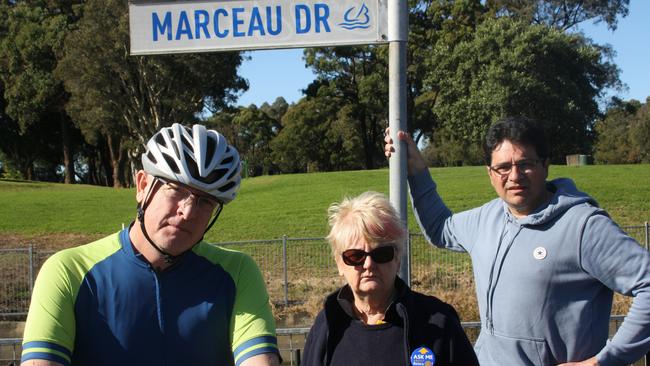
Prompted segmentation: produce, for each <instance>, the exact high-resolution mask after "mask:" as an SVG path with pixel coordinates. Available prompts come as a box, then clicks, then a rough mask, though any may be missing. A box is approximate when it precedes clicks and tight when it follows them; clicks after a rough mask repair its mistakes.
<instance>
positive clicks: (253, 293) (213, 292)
mask: <svg viewBox="0 0 650 366" xmlns="http://www.w3.org/2000/svg"><path fill="white" fill-rule="evenodd" d="M262 353H278V348H277V341H276V338H275V323H274V320H273V316H272V313H271V310H270V306H269V298H268V294H267V292H266V288H265V286H264V280H263V278H262V275H261V273H260V271H259V269H258V267H257V265H256V264H255V263H254V262H253V260H252V259H251V258H250V257H249V256H247V255H245V254H243V253H240V252H237V251H232V250H227V249H224V248H219V247H216V246H213V245H210V244H207V243H205V242H201V243H199V244H197V245H196V246H195V247H194V248H193V249H192V251H189V252H187V253H185V254H183V256H182V257H181V258H180V260H179V261H178V263H176V264H174V266H173V267H171V268H169V269H168V270H166V271H164V272H160V273H159V272H156V271H155V270H154V269H153V268H152V267H151V265H150V264H149V263H148V262H147V261H145V260H144V258H143V257H142V256H141V255H140V254H139V253H137V252H134V250H133V246H132V245H131V241H130V239H129V233H128V230H122V231H121V232H119V233H115V234H113V235H110V236H108V237H106V238H103V239H100V240H98V241H96V242H94V243H90V244H87V245H84V246H81V247H77V248H71V249H67V250H63V251H61V252H59V253H57V254H55V255H53V256H52V257H51V258H49V259H48V260H47V261H46V262H45V264H44V265H43V267H42V268H41V270H40V272H39V274H38V278H37V280H36V284H35V287H34V294H33V297H32V302H31V305H30V308H29V314H28V316H27V323H26V325H25V334H24V339H23V353H22V361H23V362H24V361H27V360H32V359H43V360H50V361H56V362H59V363H61V364H63V365H211V366H215V365H240V364H241V363H242V362H243V361H244V360H246V359H248V358H250V357H252V356H255V355H258V354H262Z"/></svg>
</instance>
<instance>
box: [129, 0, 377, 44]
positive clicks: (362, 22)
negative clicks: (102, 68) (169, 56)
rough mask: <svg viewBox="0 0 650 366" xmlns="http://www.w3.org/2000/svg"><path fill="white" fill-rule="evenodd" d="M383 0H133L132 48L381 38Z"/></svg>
mask: <svg viewBox="0 0 650 366" xmlns="http://www.w3.org/2000/svg"><path fill="white" fill-rule="evenodd" d="M387 1H388V0H302V1H300V0H299V1H296V0H266V1H241V0H240V1H237V0H235V1H232V0H221V1H207V0H203V1H161V2H152V1H131V2H130V3H129V23H130V34H131V54H132V55H146V54H162V53H178V52H202V51H226V50H253V49H270V48H304V47H320V46H342V45H354V44H376V43H385V42H388V35H387V28H388V22H387Z"/></svg>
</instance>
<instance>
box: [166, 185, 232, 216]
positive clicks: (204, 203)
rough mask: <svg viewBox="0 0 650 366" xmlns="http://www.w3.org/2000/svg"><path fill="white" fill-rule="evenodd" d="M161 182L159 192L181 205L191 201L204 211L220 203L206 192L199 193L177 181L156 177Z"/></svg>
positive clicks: (212, 208)
mask: <svg viewBox="0 0 650 366" xmlns="http://www.w3.org/2000/svg"><path fill="white" fill-rule="evenodd" d="M156 179H158V180H159V181H160V182H162V183H163V186H162V187H161V192H162V193H163V195H164V196H165V197H167V198H168V199H169V200H170V201H172V202H174V203H177V204H178V203H180V204H182V205H183V206H184V205H187V204H189V203H190V201H193V203H194V204H195V205H196V206H195V207H197V208H198V209H199V210H201V211H204V212H212V211H213V210H214V209H215V208H216V207H217V206H219V205H220V203H219V201H217V200H216V199H214V198H212V196H209V195H207V194H200V193H196V192H192V191H191V190H190V189H189V188H186V187H184V186H182V185H181V184H179V183H172V182H168V181H166V180H164V179H162V178H160V177H156Z"/></svg>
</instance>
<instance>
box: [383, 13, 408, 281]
mask: <svg viewBox="0 0 650 366" xmlns="http://www.w3.org/2000/svg"><path fill="white" fill-rule="evenodd" d="M387 15H388V42H389V44H388V47H389V48H388V55H389V56H388V57H389V59H388V68H389V71H388V126H389V127H390V131H391V137H392V138H393V141H395V142H396V144H395V152H394V153H393V155H392V156H391V158H390V159H389V161H388V164H389V176H390V181H389V186H390V188H389V190H390V201H391V203H392V204H393V206H394V207H395V209H396V210H397V213H398V214H399V216H400V218H401V219H402V220H403V221H404V224H405V225H406V224H407V207H406V206H407V205H406V143H404V142H398V140H397V131H399V130H403V131H406V42H407V40H408V2H407V1H404V0H388V14H387ZM405 240H406V243H405V244H406V245H405V246H404V247H405V248H406V250H405V251H404V253H403V255H402V258H401V263H402V265H401V267H400V270H399V273H398V274H399V276H400V278H402V280H404V282H406V283H407V284H408V285H409V286H410V285H411V263H410V248H409V240H408V236H407V238H406V239H405Z"/></svg>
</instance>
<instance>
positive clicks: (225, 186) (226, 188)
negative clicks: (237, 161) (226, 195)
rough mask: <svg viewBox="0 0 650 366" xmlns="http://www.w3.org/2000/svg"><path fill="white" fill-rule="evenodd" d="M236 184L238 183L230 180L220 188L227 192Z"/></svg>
mask: <svg viewBox="0 0 650 366" xmlns="http://www.w3.org/2000/svg"><path fill="white" fill-rule="evenodd" d="M235 184H236V183H235V182H229V183H228V184H225V185H223V186H221V187H219V190H220V191H221V192H227V191H228V190H229V189H230V188H232V187H234V186H235Z"/></svg>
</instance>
